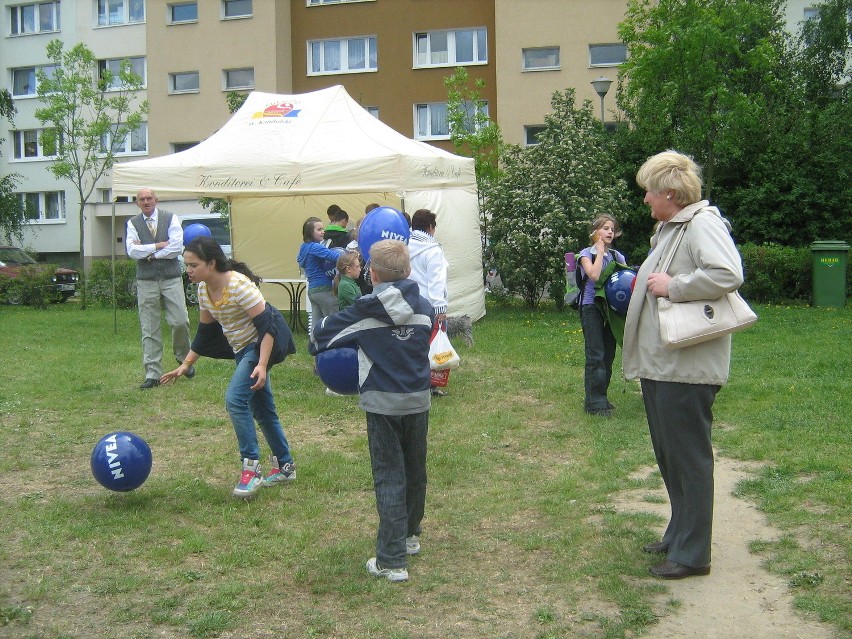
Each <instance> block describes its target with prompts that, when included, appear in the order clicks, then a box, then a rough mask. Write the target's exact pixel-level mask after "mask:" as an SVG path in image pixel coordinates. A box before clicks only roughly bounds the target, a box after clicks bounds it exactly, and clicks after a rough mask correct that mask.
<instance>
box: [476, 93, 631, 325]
mask: <svg viewBox="0 0 852 639" xmlns="http://www.w3.org/2000/svg"><path fill="white" fill-rule="evenodd" d="M574 103H575V94H574V90H573V89H566V90H565V91H564V92H558V91H557V92H556V93H554V94H553V97H552V99H551V107H552V112H551V113H549V114H548V115H546V116H545V119H544V131H543V132H542V133H541V134H540V135H539V136H538V139H539V143H538V144H537V145H535V146H531V147H520V146H517V145H507V146H506V147H505V149H506V150H505V152H504V153H503V154H502V156H501V162H502V174H501V175H500V178H499V180H498V181H497V183H496V185H495V186H494V188H493V189H492V192H491V193H490V194H489V205H490V209H491V214H492V221H491V231H490V240H491V241H490V245H489V257H490V259H491V260H492V263H493V264H494V266H495V267H496V268H497V269H498V270H499V272H500V277H501V279H502V281H503V284H504V286H505V287H506V288H507V290H508V291H509V292H512V293H515V294H519V295H521V296H522V297H523V299H524V301H525V302H526V304H527V305H528V306H530V307H535V306H536V305H537V304H538V303H539V301H540V300H541V299H542V297H543V296H544V294H545V292H549V293H550V296H551V297H552V298H553V299H554V300H555V302H556V304H557V306H558V307H560V308H561V306H562V304H563V300H564V294H565V262H564V256H565V252H566V251H577V250H580V249H581V248H584V247H586V246H588V225H589V222H591V220H592V219H593V218H594V217H595V215H598V214H600V213H610V214H612V215H614V216H615V217H616V218H617V219H619V220H621V221H623V220H624V218H625V217H626V216H628V215H629V212H630V205H629V196H628V191H627V186H626V184H625V183H624V180H622V179H621V178H619V177H618V165H617V164H616V162H615V160H614V147H613V144H612V140H611V138H610V136H609V135H607V133H606V132H605V131H604V129H603V127H602V126H601V123H600V122H599V121H598V120H597V119H596V118H595V117H594V114H593V108H592V103H591V101H590V100H586V101H585V102H584V103H583V106H582V107H581V108H579V109H578V108H575V106H574Z"/></svg>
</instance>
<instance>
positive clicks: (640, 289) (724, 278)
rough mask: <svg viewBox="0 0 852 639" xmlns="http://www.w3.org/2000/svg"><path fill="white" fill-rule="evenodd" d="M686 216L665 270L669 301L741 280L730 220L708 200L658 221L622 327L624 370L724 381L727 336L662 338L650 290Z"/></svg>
mask: <svg viewBox="0 0 852 639" xmlns="http://www.w3.org/2000/svg"><path fill="white" fill-rule="evenodd" d="M686 222H689V225H688V226H687V228H686V232H685V233H684V235H683V239H682V240H681V242H680V245H679V246H678V248H677V252H676V253H675V255H674V258H673V259H672V263H671V266H670V267H669V270H668V274H669V275H671V276H672V278H673V279H672V281H671V283H670V284H669V299H670V300H671V301H672V302H675V303H677V302H685V301H691V300H706V299H717V298H719V297H722V296H723V295H725V294H726V293H728V292H730V291H735V290H737V289H738V288H739V287H740V285H741V284H742V283H743V267H742V259H741V258H740V254H739V252H738V251H737V248H736V247H735V246H734V241H733V239H732V238H731V233H730V231H731V225H730V224H729V223H728V221H727V220H726V219H725V218H723V217H722V216H721V215H720V214H719V210H718V209H717V208H716V207H715V206H709V202H707V200H702V201H701V202H698V203H696V204H692V205H690V206H687V207H686V208H684V209H683V210H681V211H680V212H679V213H678V214H677V215H675V216H674V217H673V218H672V219H671V220H669V221H668V222H666V223H665V224H662V225H661V226H660V228H659V229H658V230H657V233H656V234H655V236H654V240H652V245H653V246H654V248H653V249H652V251H651V254H650V255H649V256H648V257H647V259H646V260H645V261H644V262H643V264H642V266H641V267H640V269H639V273H638V275H637V276H636V287H635V289H634V291H633V295H632V297H631V299H630V307H629V308H628V311H627V320H626V324H625V327H624V350H623V362H624V375H625V377H626V378H627V379H636V378H644V379H652V380H657V381H664V382H682V383H687V384H715V385H720V386H721V385H723V384H724V383H725V382H726V381H727V380H728V372H729V369H730V362H731V336H730V335H726V336H724V337H720V338H719V339H715V340H710V341H709V342H703V343H701V344H696V345H695V346H687V347H685V348H680V349H676V350H666V349H665V348H664V347H663V344H662V342H661V340H660V325H659V319H658V317H657V298H656V296H654V295H653V294H651V293H650V292H649V291H648V275H649V274H650V273H654V272H658V271H659V269H660V267H661V266H662V262H663V261H664V259H665V257H666V256H667V254H668V250H669V243H670V242H671V241H672V240H673V238H675V237H676V236H677V233H678V231H679V230H680V227H681V225H682V224H684V223H686Z"/></svg>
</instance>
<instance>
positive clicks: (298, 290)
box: [262, 277, 308, 333]
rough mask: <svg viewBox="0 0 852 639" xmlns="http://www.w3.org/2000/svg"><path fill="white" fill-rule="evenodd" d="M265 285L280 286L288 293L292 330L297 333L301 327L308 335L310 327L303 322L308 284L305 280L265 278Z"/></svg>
mask: <svg viewBox="0 0 852 639" xmlns="http://www.w3.org/2000/svg"><path fill="white" fill-rule="evenodd" d="M262 283H263V284H278V286H281V287H282V288H284V290H285V291H287V295H289V296H290V322H289V324H290V328H291V330H292V331H293V332H294V333H295V332H296V331H298V330H299V327H300V326H301V327H302V330H304V331H305V332H306V333H307V331H308V327H307V326H305V322H304V321H303V320H302V293H304V292H305V287H306V286H307V282H306V281H305V280H303V279H277V278H266V277H265V278H263V282H262Z"/></svg>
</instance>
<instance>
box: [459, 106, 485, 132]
mask: <svg viewBox="0 0 852 639" xmlns="http://www.w3.org/2000/svg"><path fill="white" fill-rule="evenodd" d="M464 111H465V114H464V129H465V131H467V132H468V133H473V132H475V131H477V130H478V129H479V127H480V122H479V121H478V118H482V117H485V118H487V117H488V102H486V101H485V100H481V101H480V102H478V103H477V104H476V106H475V107H474V104H473V102H470V101H465V102H464Z"/></svg>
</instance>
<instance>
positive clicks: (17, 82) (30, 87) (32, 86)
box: [12, 64, 57, 98]
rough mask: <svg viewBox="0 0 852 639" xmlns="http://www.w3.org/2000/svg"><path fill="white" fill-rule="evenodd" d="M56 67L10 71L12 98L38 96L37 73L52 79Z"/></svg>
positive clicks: (53, 65) (52, 65)
mask: <svg viewBox="0 0 852 639" xmlns="http://www.w3.org/2000/svg"><path fill="white" fill-rule="evenodd" d="M56 69H57V66H56V65H55V64H51V65H48V66H44V67H25V68H23V69H12V97H13V98H21V97H25V96H28V95H38V73H37V72H38V71H42V72H44V74H45V75H46V76H47V77H49V78H52V77H53V74H54V73H56Z"/></svg>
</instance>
